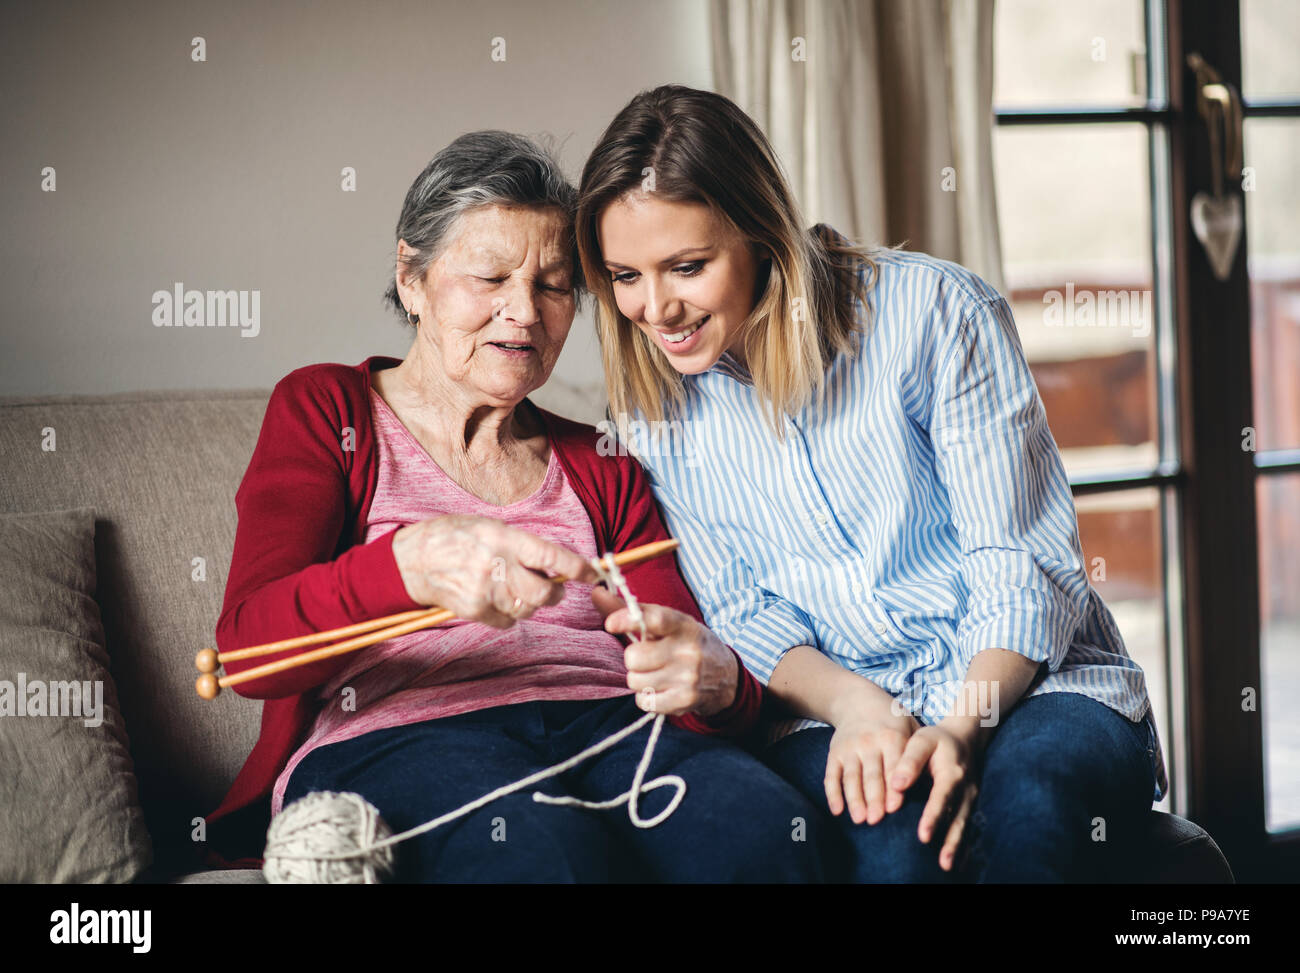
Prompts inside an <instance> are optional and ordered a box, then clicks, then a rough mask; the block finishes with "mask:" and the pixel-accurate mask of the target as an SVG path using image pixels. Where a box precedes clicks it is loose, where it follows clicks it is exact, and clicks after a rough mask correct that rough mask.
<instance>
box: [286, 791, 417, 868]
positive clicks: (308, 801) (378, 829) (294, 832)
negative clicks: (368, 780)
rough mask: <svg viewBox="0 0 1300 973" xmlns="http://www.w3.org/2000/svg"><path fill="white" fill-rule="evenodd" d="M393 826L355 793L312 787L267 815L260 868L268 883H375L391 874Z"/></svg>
mask: <svg viewBox="0 0 1300 973" xmlns="http://www.w3.org/2000/svg"><path fill="white" fill-rule="evenodd" d="M390 834H392V832H391V831H390V830H389V827H388V825H387V823H385V821H384V819H383V818H381V817H380V816H379V811H378V810H377V809H376V808H375V806H374V805H373V804H371V803H370V802H369V801H367V800H366V799H365V798H364V797H362V796H361V795H360V794H351V793H339V792H335V791H314V792H312V793H311V794H308V795H307V796H306V797H303V798H301V799H299V800H297V801H294V802H293V803H292V804H290V805H289V806H288V807H287V808H285V809H284V810H283V811H281V812H280V813H279V814H277V815H276V816H275V818H274V819H273V820H272V821H271V827H270V829H269V830H268V831H267V833H266V850H265V851H264V852H263V853H262V857H263V861H264V864H263V866H262V872H263V874H264V875H265V876H266V880H267V881H268V882H270V883H272V884H286V883H292V884H300V885H301V884H309V885H377V884H379V883H380V882H383V881H385V880H386V879H389V878H391V877H392V874H393V847H392V845H385V846H384V847H383V848H374V847H373V845H374V844H375V842H377V841H382V840H383V839H385V838H387V837H389V835H390Z"/></svg>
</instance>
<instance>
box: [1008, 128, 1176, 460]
mask: <svg viewBox="0 0 1300 973" xmlns="http://www.w3.org/2000/svg"><path fill="white" fill-rule="evenodd" d="M994 163H995V165H994V173H995V180H996V183H997V198H998V218H999V229H1000V230H1001V235H1002V250H1003V266H1004V270H1005V273H1006V282H1007V291H1008V293H1007V299H1008V301H1010V302H1011V306H1012V311H1013V312H1014V314H1015V317H1016V325H1017V328H1018V329H1019V331H1020V340H1021V343H1022V344H1023V345H1024V349H1025V355H1026V357H1027V358H1028V359H1029V362H1030V366H1031V367H1032V368H1033V372H1034V379H1035V381H1036V382H1037V383H1038V390H1039V392H1040V394H1041V395H1042V397H1043V403H1044V406H1045V407H1046V409H1047V419H1048V423H1049V424H1050V425H1051V428H1052V434H1053V436H1055V437H1056V442H1057V445H1058V446H1060V447H1061V455H1062V458H1063V459H1064V461H1065V466H1066V469H1067V471H1069V472H1070V473H1083V472H1097V471H1115V470H1130V469H1137V468H1149V467H1151V466H1154V465H1155V463H1156V462H1157V458H1158V457H1157V443H1156V430H1157V425H1156V377H1155V368H1156V360H1155V355H1154V353H1153V351H1154V327H1155V302H1154V294H1153V291H1152V284H1151V281H1152V272H1151V202H1150V191H1149V179H1148V168H1147V167H1148V142H1147V131H1146V128H1145V126H1143V125H1138V124H1128V123H1124V124H1113V123H1112V124H1104V125H1042V126H1039V125H1035V126H1032V127H1028V126H1002V127H1000V128H998V129H997V130H996V131H995V133H994Z"/></svg>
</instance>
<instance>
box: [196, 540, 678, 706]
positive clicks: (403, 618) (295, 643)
mask: <svg viewBox="0 0 1300 973" xmlns="http://www.w3.org/2000/svg"><path fill="white" fill-rule="evenodd" d="M678 545H679V542H678V541H677V540H676V539H675V538H669V539H668V540H664V541H655V542H653V543H651V544H643V545H642V546H640V547H634V548H632V549H631V550H628V551H624V552H623V553H622V554H616V555H614V563H615V564H616V565H618V566H619V567H620V568H626V567H631V566H633V565H636V564H640V563H641V562H643V561H648V560H650V559H652V558H656V557H659V556H661V555H663V554H667V553H668V552H669V551H673V550H676V549H677V547H678ZM551 580H552V581H556V582H559V583H561V584H563V583H565V582H567V581H568V580H569V579H568V578H566V577H564V576H563V575H559V576H557V577H555V578H552V579H551ZM455 617H456V615H455V613H454V612H452V611H451V610H450V609H447V608H438V607H437V606H434V607H431V608H427V609H417V610H415V611H408V612H400V613H398V614H396V615H388V616H385V617H384V618H375V619H371V620H369V621H365V622H357V623H355V624H353V625H345V626H344V627H342V628H335V629H330V630H329V631H326V632H316V633H314V634H311V635H301V636H298V637H296V638H291V639H281V640H280V641H277V642H268V643H266V644H264V645H254V646H250V647H248V648H246V649H236V650H233V651H231V652H221V653H218V652H217V651H216V650H215V649H203V650H201V651H200V652H199V654H198V655H197V656H196V657H195V660H194V661H195V665H196V666H197V667H198V669H199V672H201V673H202V675H200V676H199V678H198V680H197V681H196V682H195V684H194V685H195V689H197V690H198V694H199V695H200V696H201V697H202V698H204V699H215V698H216V696H217V694H218V693H219V692H220V691H221V690H222V689H223V688H225V687H227V686H234V685H237V684H239V683H241V682H247V681H249V680H251V679H258V678H260V677H262V676H269V675H272V674H273V673H277V672H283V671H284V670H286V669H293V668H296V667H297V666H304V665H310V664H311V663H313V662H318V661H320V660H322V659H330V658H333V657H334V656H337V655H344V654H346V653H348V652H355V651H357V650H358V649H363V648H365V647H366V646H369V645H374V644H376V643H378V642H384V641H387V640H388V639H391V638H397V637H398V636H400V635H406V634H408V633H410V632H415V631H419V630H420V629H422V628H432V627H434V626H435V625H441V624H443V623H444V622H447V621H450V620H451V619H453V618H455ZM347 636H354V637H352V638H347ZM338 638H345V639H346V641H343V642H339V643H338V644H335V645H327V646H325V647H324V648H320V649H316V650H315V651H312V652H302V653H299V654H298V655H295V656H291V657H289V658H287V659H279V660H277V661H275V662H269V663H267V664H265V665H261V666H256V667H254V668H252V669H246V670H245V671H243V672H238V673H235V674H233V675H225V676H221V677H220V678H218V677H217V675H216V669H217V666H218V665H220V664H221V663H223V662H227V661H236V660H239V659H250V658H255V657H257V656H262V655H271V654H274V653H276V652H284V651H286V650H287V649H293V648H300V647H302V646H305V645H315V644H318V643H321V642H329V641H332V640H334V639H338Z"/></svg>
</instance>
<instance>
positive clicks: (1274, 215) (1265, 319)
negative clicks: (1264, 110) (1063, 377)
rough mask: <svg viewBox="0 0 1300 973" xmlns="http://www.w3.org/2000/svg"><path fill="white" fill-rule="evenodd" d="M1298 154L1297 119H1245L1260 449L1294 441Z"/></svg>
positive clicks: (1298, 396)
mask: <svg viewBox="0 0 1300 973" xmlns="http://www.w3.org/2000/svg"><path fill="white" fill-rule="evenodd" d="M1297 9H1300V4H1297ZM1298 57H1300V55H1298ZM1298 158H1300V120H1298V119H1294V118H1248V119H1246V123H1245V148H1244V153H1243V161H1244V163H1245V165H1246V170H1245V171H1244V172H1243V182H1242V185H1243V187H1244V188H1245V189H1246V193H1245V196H1246V246H1247V251H1246V253H1247V261H1246V263H1247V267H1248V269H1249V272H1250V330H1251V347H1252V357H1253V359H1254V384H1255V448H1256V449H1261V450H1263V449H1296V448H1300V226H1297V224H1298V223H1300V181H1297V179H1296V173H1297V171H1298V169H1297V162H1296V160H1297V159H1298Z"/></svg>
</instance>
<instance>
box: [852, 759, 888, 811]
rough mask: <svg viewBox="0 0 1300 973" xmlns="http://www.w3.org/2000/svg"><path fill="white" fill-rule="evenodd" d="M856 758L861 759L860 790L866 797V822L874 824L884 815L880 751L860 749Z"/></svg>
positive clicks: (883, 788) (883, 780)
mask: <svg viewBox="0 0 1300 973" xmlns="http://www.w3.org/2000/svg"><path fill="white" fill-rule="evenodd" d="M858 758H859V759H860V760H861V761H862V790H863V792H864V794H865V795H866V798H867V824H875V823H876V822H878V821H879V820H880V819H881V818H883V817H884V816H885V778H884V776H883V772H882V765H881V756H880V751H879V750H875V749H865V750H860V751H859V752H858Z"/></svg>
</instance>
